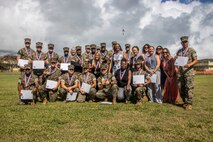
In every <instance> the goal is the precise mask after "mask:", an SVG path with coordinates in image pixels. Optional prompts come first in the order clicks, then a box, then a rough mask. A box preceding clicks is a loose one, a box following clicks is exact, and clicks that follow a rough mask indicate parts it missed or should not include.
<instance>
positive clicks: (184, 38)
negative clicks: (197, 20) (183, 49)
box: [180, 36, 189, 42]
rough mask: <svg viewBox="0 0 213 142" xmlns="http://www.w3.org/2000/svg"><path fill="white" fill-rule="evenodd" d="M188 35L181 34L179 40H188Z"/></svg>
mask: <svg viewBox="0 0 213 142" xmlns="http://www.w3.org/2000/svg"><path fill="white" fill-rule="evenodd" d="M188 38H189V37H188V36H182V37H181V38H180V40H181V42H183V41H188Z"/></svg>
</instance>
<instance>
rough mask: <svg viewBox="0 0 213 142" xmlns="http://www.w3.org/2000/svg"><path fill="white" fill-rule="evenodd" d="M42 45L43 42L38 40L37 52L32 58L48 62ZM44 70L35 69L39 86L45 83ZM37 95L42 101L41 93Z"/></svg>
mask: <svg viewBox="0 0 213 142" xmlns="http://www.w3.org/2000/svg"><path fill="white" fill-rule="evenodd" d="M42 46H43V43H42V42H36V53H35V55H33V58H32V60H33V61H35V60H41V61H44V62H45V64H47V62H46V60H47V55H46V54H45V53H44V52H42ZM43 72H44V69H33V73H34V75H36V76H37V78H38V84H39V86H41V85H42V84H43V81H42V75H43ZM37 97H38V100H39V101H41V94H39V93H38V96H37Z"/></svg>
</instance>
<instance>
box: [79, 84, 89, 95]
mask: <svg viewBox="0 0 213 142" xmlns="http://www.w3.org/2000/svg"><path fill="white" fill-rule="evenodd" d="M90 88H91V85H89V84H87V83H82V86H81V89H82V90H83V91H84V92H86V93H89V91H90Z"/></svg>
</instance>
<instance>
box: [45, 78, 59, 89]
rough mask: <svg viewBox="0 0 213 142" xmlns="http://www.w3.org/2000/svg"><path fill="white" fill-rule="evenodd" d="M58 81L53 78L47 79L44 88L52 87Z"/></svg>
mask: <svg viewBox="0 0 213 142" xmlns="http://www.w3.org/2000/svg"><path fill="white" fill-rule="evenodd" d="M57 84H58V82H57V81H54V80H47V84H46V88H47V89H53V88H55V87H56V86H57Z"/></svg>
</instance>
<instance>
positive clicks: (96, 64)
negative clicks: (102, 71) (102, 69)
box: [95, 61, 99, 71]
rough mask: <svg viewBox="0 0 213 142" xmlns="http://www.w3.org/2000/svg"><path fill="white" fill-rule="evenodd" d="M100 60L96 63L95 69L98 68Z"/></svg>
mask: <svg viewBox="0 0 213 142" xmlns="http://www.w3.org/2000/svg"><path fill="white" fill-rule="evenodd" d="M98 65H99V61H98V62H97V64H95V71H96V70H97V69H98Z"/></svg>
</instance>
